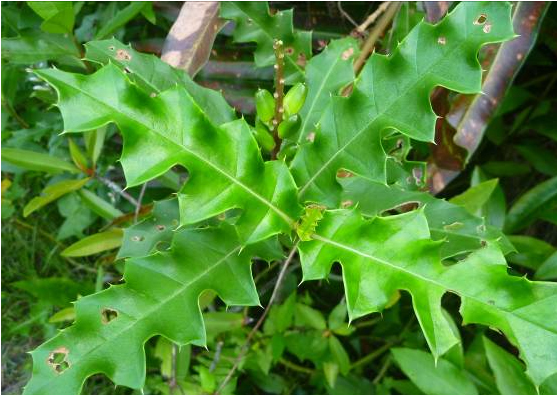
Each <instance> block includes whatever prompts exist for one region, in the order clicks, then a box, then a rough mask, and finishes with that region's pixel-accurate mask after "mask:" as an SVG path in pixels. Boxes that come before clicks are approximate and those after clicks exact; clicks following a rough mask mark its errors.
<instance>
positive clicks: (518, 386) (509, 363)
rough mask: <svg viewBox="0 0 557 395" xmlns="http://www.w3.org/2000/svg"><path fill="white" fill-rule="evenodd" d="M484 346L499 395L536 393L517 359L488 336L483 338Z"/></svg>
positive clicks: (536, 394) (534, 394)
mask: <svg viewBox="0 0 557 395" xmlns="http://www.w3.org/2000/svg"><path fill="white" fill-rule="evenodd" d="M484 347H485V353H486V355H487V360H488V361H489V366H490V367H491V370H493V373H494V374H495V382H496V384H497V389H498V390H499V392H500V393H501V395H538V392H537V391H536V387H535V386H534V384H533V383H532V381H530V379H529V378H528V376H526V373H524V370H525V368H524V366H522V364H521V363H520V362H519V361H518V359H516V358H515V357H514V356H512V355H511V354H509V353H507V352H506V351H505V350H503V349H502V348H501V347H499V346H498V345H496V344H495V343H493V342H492V341H491V340H489V339H488V338H484Z"/></svg>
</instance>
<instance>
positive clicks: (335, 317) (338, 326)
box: [328, 301, 355, 336]
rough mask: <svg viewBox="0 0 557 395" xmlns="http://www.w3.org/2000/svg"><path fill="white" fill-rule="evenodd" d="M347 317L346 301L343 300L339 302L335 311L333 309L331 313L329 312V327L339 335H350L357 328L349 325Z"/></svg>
mask: <svg viewBox="0 0 557 395" xmlns="http://www.w3.org/2000/svg"><path fill="white" fill-rule="evenodd" d="M347 318H348V312H347V310H346V303H345V302H344V301H342V302H340V303H339V304H337V305H336V306H335V308H334V309H333V311H331V314H329V318H328V325H329V329H330V330H331V331H333V332H334V333H335V334H337V335H339V336H349V335H350V334H351V333H352V332H354V331H355V328H354V327H353V326H350V325H348V322H346V319H347Z"/></svg>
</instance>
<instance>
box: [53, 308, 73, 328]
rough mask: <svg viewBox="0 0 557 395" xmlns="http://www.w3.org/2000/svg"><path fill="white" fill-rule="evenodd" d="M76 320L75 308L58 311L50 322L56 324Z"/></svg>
mask: <svg viewBox="0 0 557 395" xmlns="http://www.w3.org/2000/svg"><path fill="white" fill-rule="evenodd" d="M73 320H75V309H74V307H73V306H72V307H66V308H65V309H62V310H58V311H57V312H56V313H54V314H53V315H52V316H51V317H50V318H49V319H48V322H50V323H52V324H55V323H58V322H65V321H73Z"/></svg>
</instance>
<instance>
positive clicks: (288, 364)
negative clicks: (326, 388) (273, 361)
mask: <svg viewBox="0 0 557 395" xmlns="http://www.w3.org/2000/svg"><path fill="white" fill-rule="evenodd" d="M279 363H280V364H281V365H284V366H286V367H287V368H288V369H291V370H294V371H296V372H300V373H305V374H313V373H315V370H313V369H310V368H306V367H305V366H300V365H297V364H295V363H294V362H290V361H288V360H286V359H284V358H281V359H279Z"/></svg>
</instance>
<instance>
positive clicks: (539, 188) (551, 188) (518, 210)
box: [505, 177, 557, 233]
mask: <svg viewBox="0 0 557 395" xmlns="http://www.w3.org/2000/svg"><path fill="white" fill-rule="evenodd" d="M556 198H557V177H553V178H550V179H549V180H546V181H544V182H541V183H539V184H538V185H536V186H535V187H534V188H532V189H530V190H529V191H528V192H526V193H525V194H523V195H522V196H520V197H519V198H518V199H517V200H516V202H514V204H513V205H512V207H511V208H510V210H509V212H508V214H507V218H506V220H505V232H506V233H515V232H518V231H520V230H522V229H524V228H526V227H527V226H529V225H530V224H531V223H532V222H534V221H535V220H536V218H537V215H538V213H539V212H540V211H542V210H543V208H544V207H547V206H548V205H549V204H550V203H551V202H553V201H554V200H555V199H556Z"/></svg>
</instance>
